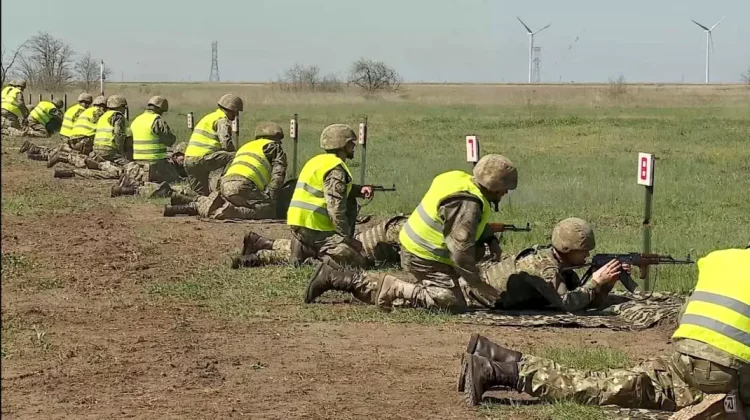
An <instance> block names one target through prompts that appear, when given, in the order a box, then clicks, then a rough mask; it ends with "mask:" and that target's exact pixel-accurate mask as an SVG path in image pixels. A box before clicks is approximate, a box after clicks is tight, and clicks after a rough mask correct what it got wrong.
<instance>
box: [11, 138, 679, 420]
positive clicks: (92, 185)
mask: <svg viewBox="0 0 750 420" xmlns="http://www.w3.org/2000/svg"><path fill="white" fill-rule="evenodd" d="M20 143H21V142H20V141H19V140H16V139H7V138H4V139H3V155H2V194H3V210H4V211H3V215H2V252H3V271H4V272H3V283H2V320H3V338H4V340H3V341H6V339H7V340H8V341H7V343H9V345H12V346H13V351H12V352H11V353H9V354H7V355H6V354H4V355H3V360H2V415H3V417H4V418H8V419H29V418H49V419H53V418H81V419H83V418H91V419H94V418H95V419H101V418H143V419H153V418H166V419H168V418H174V419H178V418H179V419H184V418H196V419H198V418H253V419H278V418H316V419H317V418H320V419H324V418H325V419H360V418H365V417H367V418H378V419H381V418H382V419H411V418H431V419H456V418H461V419H473V418H477V419H479V418H484V417H485V416H486V413H485V412H483V411H481V410H475V409H470V408H467V407H466V406H465V405H464V403H463V400H462V398H461V396H460V395H459V394H457V393H456V391H455V378H456V373H457V371H458V368H459V360H460V356H461V353H462V352H463V349H464V346H465V345H466V342H467V340H468V338H469V336H470V335H471V334H472V333H473V332H480V333H483V334H486V335H488V336H490V337H492V338H495V339H497V340H498V341H500V342H502V343H505V344H507V345H509V346H523V347H529V346H538V345H540V344H543V343H549V344H550V345H554V346H558V347H565V346H586V345H591V346H602V347H612V348H618V349H621V350H623V351H625V352H626V353H627V354H628V355H629V356H631V357H632V358H633V359H634V360H641V359H644V358H647V357H649V356H651V355H654V354H662V353H665V352H666V351H667V350H668V348H669V343H668V331H666V330H658V329H657V330H648V331H644V332H639V333H637V337H636V336H634V333H627V332H612V331H607V330H600V329H596V330H594V329H586V330H583V329H580V330H578V329H555V328H537V329H521V328H493V327H478V326H470V325H461V324H445V325H440V326H429V325H412V324H384V325H382V324H376V323H347V322H337V323H302V322H299V323H294V322H287V321H276V320H268V319H261V320H251V321H246V320H243V321H239V320H233V319H219V318H217V317H215V316H214V315H212V314H211V313H209V312H208V311H206V310H205V308H202V307H201V306H200V305H197V304H190V303H173V304H169V305H166V306H165V305H163V304H158V305H157V304H156V303H155V302H154V301H153V300H152V299H150V298H149V296H148V294H147V293H146V292H145V288H144V285H145V284H148V283H149V282H152V281H155V280H159V281H165V280H166V281H169V280H175V281H176V280H179V279H181V278H183V277H184V276H186V275H187V274H188V273H190V272H191V270H195V269H196V268H198V267H201V266H209V265H212V264H217V263H228V261H229V255H230V254H231V253H233V252H237V251H238V249H239V247H240V244H241V238H242V236H243V233H244V232H245V231H246V230H247V229H248V226H247V225H243V224H231V223H211V222H201V221H199V220H197V219H194V218H185V217H181V218H164V217H162V215H161V211H162V208H161V206H160V205H159V204H158V203H150V202H144V201H142V200H135V199H122V198H118V199H115V198H110V197H109V188H110V186H111V183H110V182H106V181H82V180H62V179H54V178H53V177H52V173H51V172H52V171H51V170H50V169H47V168H46V167H45V166H44V165H43V162H33V161H28V160H26V158H25V156H22V155H19V154H18V152H17V147H18V146H19V145H20ZM40 191H48V192H50V194H54V196H55V197H58V196H61V197H69V199H68V200H67V201H66V200H62V201H61V200H52V199H50V200H34V199H33V198H29V201H28V202H29V203H30V204H28V206H29V207H28V208H26V209H25V210H24V211H23V212H16V213H18V214H13V211H9V209H10V210H13V208H14V207H12V206H13V205H21V204H23V203H21V204H18V203H19V200H15V201H13V202H11V201H7V202H6V200H7V199H8V197H11V196H19V195H20V196H26V195H28V194H31V193H37V192H40ZM24 194H26V195H24ZM14 203H15V204H14ZM81 203H84V204H81ZM253 228H254V229H258V230H260V231H262V232H265V233H266V234H268V235H269V236H273V237H280V236H283V235H284V234H285V232H284V226H283V225H269V226H259V225H254V226H253ZM144 238H146V239H147V241H144ZM145 243H148V244H150V245H148V246H146V245H144V244H145ZM6 256H14V257H13V259H11V257H8V258H7V259H6ZM19 256H20V258H22V259H24V261H27V263H25V264H26V265H25V266H24V265H23V264H21V263H18V262H17V261H18V260H17V258H19ZM16 266H17V267H16ZM248 275H252V272H251V271H248ZM50 282H51V283H52V284H53V286H54V287H44V286H45V285H46V284H48V283H50ZM300 299H301V297H300ZM5 346H6V343H3V348H4V349H5ZM4 352H5V350H4Z"/></svg>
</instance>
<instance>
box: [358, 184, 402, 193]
mask: <svg viewBox="0 0 750 420" xmlns="http://www.w3.org/2000/svg"><path fill="white" fill-rule="evenodd" d="M365 187H372V190H373V191H382V192H388V191H396V184H393V186H392V187H386V186H383V185H365Z"/></svg>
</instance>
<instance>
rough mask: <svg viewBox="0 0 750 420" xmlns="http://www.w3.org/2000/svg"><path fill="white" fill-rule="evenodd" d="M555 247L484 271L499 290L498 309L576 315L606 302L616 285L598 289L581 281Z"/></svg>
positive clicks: (531, 250) (530, 250)
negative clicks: (550, 309)
mask: <svg viewBox="0 0 750 420" xmlns="http://www.w3.org/2000/svg"><path fill="white" fill-rule="evenodd" d="M564 268H565V265H564V264H563V262H562V261H561V260H560V256H559V254H558V253H557V251H555V249H554V248H553V247H552V246H551V245H548V246H540V245H535V246H534V247H532V248H528V249H525V250H523V251H521V252H520V253H518V254H517V255H516V256H515V257H509V258H504V259H503V260H502V261H501V262H493V263H488V264H486V265H484V266H483V267H482V280H483V281H484V282H485V283H487V284H489V285H490V286H492V288H493V289H495V290H497V292H498V293H499V297H498V299H497V300H496V302H495V307H496V308H498V309H541V308H544V307H547V306H552V307H554V308H556V309H558V310H561V311H565V312H575V311H580V310H582V309H586V308H589V307H595V306H598V305H600V304H602V303H604V301H605V300H606V297H607V295H608V294H609V292H610V291H611V290H612V284H609V285H597V284H596V283H594V282H587V283H586V284H585V285H583V286H580V280H579V278H578V276H577V275H576V273H575V272H574V271H572V270H564Z"/></svg>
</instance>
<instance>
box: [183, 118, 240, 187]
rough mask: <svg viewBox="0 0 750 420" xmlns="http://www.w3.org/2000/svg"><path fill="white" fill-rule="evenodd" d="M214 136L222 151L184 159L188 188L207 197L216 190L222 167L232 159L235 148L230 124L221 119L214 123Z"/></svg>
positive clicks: (226, 120)
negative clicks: (217, 138)
mask: <svg viewBox="0 0 750 420" xmlns="http://www.w3.org/2000/svg"><path fill="white" fill-rule="evenodd" d="M215 130H216V134H217V136H218V137H219V143H221V148H222V150H219V151H217V152H213V153H209V154H207V155H205V156H202V157H200V158H194V157H185V172H186V173H187V176H188V184H189V185H190V188H191V189H192V190H193V191H195V192H196V193H197V194H199V195H203V196H207V195H208V194H209V193H210V192H211V191H216V190H217V189H218V184H219V180H220V178H221V175H222V174H223V173H224V167H225V166H227V165H228V164H229V163H231V162H232V159H234V152H235V147H234V144H233V143H232V122H231V121H229V119H228V118H221V119H219V120H218V121H217V122H216V127H215Z"/></svg>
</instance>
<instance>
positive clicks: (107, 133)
mask: <svg viewBox="0 0 750 420" xmlns="http://www.w3.org/2000/svg"><path fill="white" fill-rule="evenodd" d="M116 113H118V111H113V110H109V111H107V112H105V113H104V115H102V116H101V117H99V121H98V122H97V123H96V134H95V135H94V150H103V151H108V150H110V149H115V150H117V145H115V127H114V126H113V125H112V124H111V123H110V122H109V119H110V118H112V116H113V115H115V114H116ZM125 131H126V133H128V132H129V131H130V125H129V124H128V120H125Z"/></svg>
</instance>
